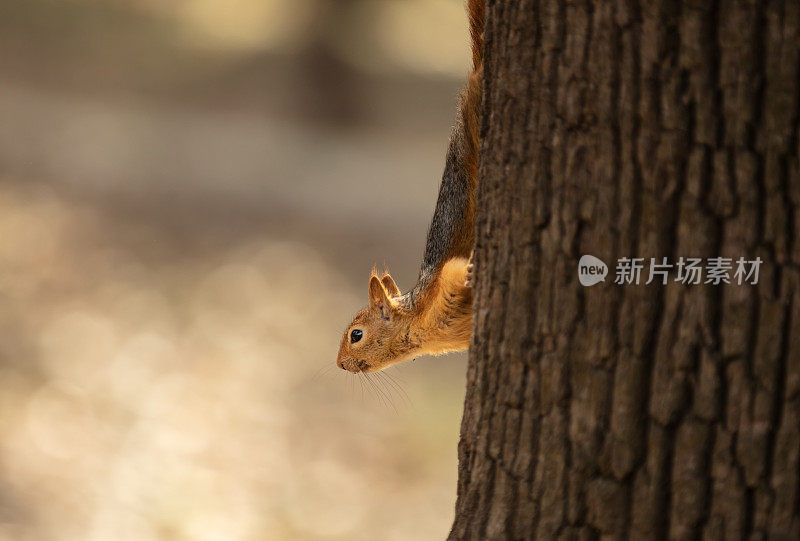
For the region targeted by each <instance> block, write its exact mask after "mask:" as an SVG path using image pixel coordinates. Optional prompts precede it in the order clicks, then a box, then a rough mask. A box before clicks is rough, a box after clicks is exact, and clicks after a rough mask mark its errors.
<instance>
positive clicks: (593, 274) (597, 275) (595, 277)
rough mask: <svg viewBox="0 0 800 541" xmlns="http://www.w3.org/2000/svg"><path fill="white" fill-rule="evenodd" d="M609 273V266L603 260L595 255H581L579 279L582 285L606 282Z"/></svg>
mask: <svg viewBox="0 0 800 541" xmlns="http://www.w3.org/2000/svg"><path fill="white" fill-rule="evenodd" d="M607 274H608V267H607V266H606V264H605V263H603V261H602V260H600V259H598V258H596V257H595V256H593V255H584V256H581V260H580V261H578V280H580V282H581V285H584V286H593V285H595V284H597V283H599V282H604V281H605V279H606V275H607Z"/></svg>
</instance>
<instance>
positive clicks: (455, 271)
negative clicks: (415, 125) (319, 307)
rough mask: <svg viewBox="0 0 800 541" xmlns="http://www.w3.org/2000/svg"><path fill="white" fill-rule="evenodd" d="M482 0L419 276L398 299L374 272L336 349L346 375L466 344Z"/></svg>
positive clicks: (475, 1) (472, 14)
mask: <svg viewBox="0 0 800 541" xmlns="http://www.w3.org/2000/svg"><path fill="white" fill-rule="evenodd" d="M484 1H485V0H467V12H468V14H469V21H470V37H471V41H472V71H471V72H470V74H469V77H468V79H467V84H466V87H465V88H464V90H463V91H462V92H461V94H460V97H459V100H458V111H457V115H456V122H455V126H454V127H453V131H452V134H451V136H450V145H449V147H448V150H447V157H446V160H445V168H444V174H443V175H442V182H441V184H440V185H439V196H438V198H437V201H436V210H435V211H434V215H433V220H432V221H431V224H430V227H429V229H428V235H427V241H426V243H425V254H424V256H423V260H422V267H421V268H420V271H419V278H418V279H417V283H416V285H415V286H414V287H413V288H412V289H411V290H409V291H408V292H407V293H404V294H403V293H401V292H400V289H399V288H398V287H397V284H396V283H395V281H394V280H393V279H392V277H391V276H390V275H389V273H388V272H385V273H384V274H383V276H381V277H380V278H379V277H378V273H377V272H376V270H375V268H374V267H373V269H372V273H371V275H370V280H369V304H368V305H367V306H366V307H365V308H364V309H362V310H361V311H359V312H358V313H357V314H356V316H355V317H354V318H353V321H352V323H350V325H348V327H347V329H346V330H345V332H344V336H342V341H341V344H340V346H339V354H338V357H337V360H336V364H337V366H339V367H340V368H342V369H344V370H347V371H349V372H353V373H357V372H367V373H369V372H376V371H378V370H382V369H383V368H386V367H387V366H390V365H392V364H395V363H398V362H401V361H404V360H406V359H409V358H411V357H415V356H417V355H424V354H433V355H438V354H441V353H447V352H450V351H458V350H462V349H466V348H467V347H468V346H469V340H470V334H471V320H472V251H473V247H474V244H475V231H474V230H475V199H476V192H477V186H478V143H479V131H480V115H481V111H480V108H481V99H482V93H483V89H482V84H483V27H484Z"/></svg>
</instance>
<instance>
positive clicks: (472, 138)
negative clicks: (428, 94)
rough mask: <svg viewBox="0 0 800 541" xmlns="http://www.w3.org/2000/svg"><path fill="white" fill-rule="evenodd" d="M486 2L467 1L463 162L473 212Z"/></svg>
mask: <svg viewBox="0 0 800 541" xmlns="http://www.w3.org/2000/svg"><path fill="white" fill-rule="evenodd" d="M485 5H486V0H468V1H467V11H468V13H469V33H470V37H471V39H472V73H470V74H469V79H468V81H467V86H466V88H465V91H464V95H463V100H462V102H461V116H462V121H463V122H464V132H465V133H464V135H465V141H464V142H465V148H464V162H465V165H466V167H467V171H468V176H469V185H470V188H471V190H470V191H471V196H472V197H471V199H472V201H471V203H472V208H473V209H474V205H475V201H474V198H475V192H476V190H477V185H478V147H479V144H480V130H481V100H482V97H483V29H484V25H485V18H484V17H485V15H484V13H485V11H484V10H485Z"/></svg>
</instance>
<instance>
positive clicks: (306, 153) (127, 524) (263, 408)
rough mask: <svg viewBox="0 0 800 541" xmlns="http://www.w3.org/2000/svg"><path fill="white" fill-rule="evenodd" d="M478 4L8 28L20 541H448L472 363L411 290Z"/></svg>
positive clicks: (435, 1) (1, 379) (71, 5)
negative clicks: (339, 358)
mask: <svg viewBox="0 0 800 541" xmlns="http://www.w3.org/2000/svg"><path fill="white" fill-rule="evenodd" d="M468 61H469V52H468V39H467V32H466V17H465V15H464V12H463V7H462V4H461V2H460V0H2V2H1V3H0V446H1V447H0V539H13V540H29V539H30V540H33V539H36V540H39V539H41V540H51V539H58V540H107V539H108V540H126V539H131V540H148V539H192V540H194V539H197V540H217V539H219V540H238V539H259V540H260V539H268V540H295V539H302V540H316V539H320V540H322V539H324V540H339V539H341V540H345V539H346V540H370V541H374V540H403V541H405V540H408V539H419V540H427V539H444V537H445V536H446V534H447V532H448V530H449V527H450V523H451V520H452V515H453V505H454V501H455V489H456V467H457V462H456V444H457V438H458V429H459V422H460V417H461V408H462V399H463V388H464V370H465V360H464V357H463V356H459V355H451V356H447V357H440V358H430V357H423V358H420V359H418V360H416V361H415V362H410V363H405V364H403V365H401V366H398V367H395V368H392V369H390V370H389V371H388V372H387V373H386V374H385V375H383V376H381V375H375V376H374V377H373V378H372V379H371V381H366V380H364V379H362V378H356V377H355V376H354V375H352V374H347V373H344V372H343V371H341V370H338V369H336V368H335V366H334V360H335V356H336V351H337V348H338V344H339V339H340V336H341V333H342V332H343V331H344V328H345V326H346V325H347V324H348V323H349V321H350V318H351V317H352V315H353V314H354V312H355V311H356V310H357V309H359V308H360V307H361V306H362V305H363V304H365V303H366V300H367V295H366V294H367V280H368V276H369V269H370V267H371V266H372V265H373V264H377V265H378V266H379V267H380V266H382V265H384V264H385V265H387V266H388V267H389V268H390V269H391V271H392V273H393V275H394V276H395V278H396V280H397V281H398V283H399V284H400V286H401V287H402V288H403V289H406V288H409V287H410V286H411V285H413V282H414V280H415V278H416V272H417V266H418V264H419V261H420V258H421V255H422V250H423V247H424V235H425V231H426V229H427V225H428V221H429V219H430V216H431V213H432V210H433V206H434V204H435V199H436V193H437V188H438V180H439V178H440V174H441V171H442V169H443V165H444V153H445V149H446V146H447V139H448V135H449V130H450V125H451V123H452V120H453V117H454V112H455V95H456V92H457V89H458V88H459V87H460V85H461V81H462V80H463V78H464V75H465V74H466V72H467V68H468Z"/></svg>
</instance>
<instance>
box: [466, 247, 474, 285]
mask: <svg viewBox="0 0 800 541" xmlns="http://www.w3.org/2000/svg"><path fill="white" fill-rule="evenodd" d="M472 256H473V254H470V255H469V263H467V272H466V276H465V277H464V287H472V269H473V268H475V264H474V263H473V262H472Z"/></svg>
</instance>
